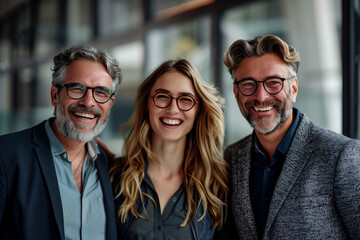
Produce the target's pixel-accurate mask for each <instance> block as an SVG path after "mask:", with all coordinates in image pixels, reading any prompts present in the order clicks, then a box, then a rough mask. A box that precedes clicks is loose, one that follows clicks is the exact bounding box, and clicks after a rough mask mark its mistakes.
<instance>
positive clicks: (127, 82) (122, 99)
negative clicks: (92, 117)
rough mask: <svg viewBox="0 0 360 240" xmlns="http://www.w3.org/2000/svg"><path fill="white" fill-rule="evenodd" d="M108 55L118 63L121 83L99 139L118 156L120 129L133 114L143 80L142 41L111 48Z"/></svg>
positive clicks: (120, 144) (121, 143) (121, 140)
mask: <svg viewBox="0 0 360 240" xmlns="http://www.w3.org/2000/svg"><path fill="white" fill-rule="evenodd" d="M110 53H111V54H112V55H113V56H114V57H115V58H116V59H118V61H119V63H120V68H121V71H122V81H121V83H120V90H119V92H118V93H117V94H116V95H115V104H114V105H113V106H112V108H111V114H110V116H109V120H108V124H107V126H106V128H105V129H104V131H103V133H102V134H101V138H102V139H106V143H107V144H108V145H109V147H110V148H111V150H112V151H114V152H115V153H116V154H117V155H119V156H120V155H121V154H122V146H123V137H122V135H121V132H120V127H121V126H122V125H123V124H124V123H126V122H127V121H128V120H129V118H130V116H131V114H132V113H133V111H134V107H135V98H136V93H137V89H138V87H139V85H140V84H141V83H142V81H143V80H144V75H143V72H144V45H143V42H142V41H135V42H132V43H128V44H123V45H119V46H116V47H113V48H111V49H110Z"/></svg>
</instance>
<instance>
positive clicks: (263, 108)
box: [253, 106, 274, 112]
mask: <svg viewBox="0 0 360 240" xmlns="http://www.w3.org/2000/svg"><path fill="white" fill-rule="evenodd" d="M273 108H274V106H268V107H253V109H254V110H255V111H257V112H267V111H270V110H272V109H273Z"/></svg>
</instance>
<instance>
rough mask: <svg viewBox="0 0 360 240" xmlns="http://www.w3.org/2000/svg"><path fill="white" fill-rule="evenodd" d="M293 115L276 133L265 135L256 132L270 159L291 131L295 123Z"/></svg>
mask: <svg viewBox="0 0 360 240" xmlns="http://www.w3.org/2000/svg"><path fill="white" fill-rule="evenodd" d="M293 118H294V117H293V114H291V115H290V116H289V118H288V119H286V121H285V122H283V123H282V124H281V125H280V126H279V127H278V128H277V129H276V130H275V131H274V132H272V133H270V134H267V135H263V134H260V133H259V132H257V131H256V130H255V134H256V136H257V138H258V139H259V142H260V143H261V146H262V147H263V148H264V150H265V153H266V155H267V157H268V159H271V158H272V155H273V154H274V152H275V150H276V148H277V146H278V145H279V144H280V142H281V140H282V139H283V138H284V136H285V134H286V133H287V131H288V130H289V128H290V126H291V124H292V122H293Z"/></svg>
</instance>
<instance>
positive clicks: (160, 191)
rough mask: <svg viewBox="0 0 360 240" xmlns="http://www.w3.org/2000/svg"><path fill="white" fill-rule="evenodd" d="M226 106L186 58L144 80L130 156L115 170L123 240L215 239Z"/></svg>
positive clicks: (223, 182) (221, 201)
mask: <svg viewBox="0 0 360 240" xmlns="http://www.w3.org/2000/svg"><path fill="white" fill-rule="evenodd" d="M222 106H223V98H222V97H221V96H220V95H219V92H218V91H217V89H216V88H214V87H213V86H212V85H210V84H207V83H205V82H204V81H203V80H202V79H201V76H200V74H199V72H198V71H197V69H196V68H195V67H194V66H192V65H191V64H190V63H189V62H188V61H186V60H184V59H180V60H177V61H167V62H165V63H163V64H162V65H160V66H159V67H158V68H157V69H156V70H155V71H154V72H153V73H152V74H150V76H149V77H148V78H146V79H145V81H144V82H143V83H142V84H141V86H140V87H139V90H138V94H137V99H136V108H135V112H134V114H133V115H132V117H131V119H130V121H129V122H128V124H127V125H126V126H125V127H126V128H130V129H131V130H130V133H129V135H128V137H127V138H126V140H125V145H124V153H125V155H124V157H122V158H120V159H116V160H115V161H114V164H113V166H112V167H111V169H110V174H111V177H112V181H113V186H114V188H115V189H114V192H115V207H116V209H117V213H118V218H119V225H118V230H119V233H120V236H121V237H122V238H124V239H158V238H159V239H160V238H164V239H165V238H166V239H178V238H179V237H180V236H181V238H182V239H213V236H214V231H215V229H216V228H220V227H221V226H222V225H223V221H224V215H225V214H224V208H225V202H226V199H227V195H228V181H227V168H228V164H227V163H226V162H225V161H224V159H223V157H222V153H223V140H224V113H223V111H222ZM126 128H125V129H126ZM154 229H156V231H154ZM160 236H162V237H160Z"/></svg>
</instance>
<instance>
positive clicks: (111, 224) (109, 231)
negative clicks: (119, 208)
mask: <svg viewBox="0 0 360 240" xmlns="http://www.w3.org/2000/svg"><path fill="white" fill-rule="evenodd" d="M95 165H96V168H97V169H98V172H99V177H100V183H101V188H102V191H103V196H104V205H105V206H104V207H105V212H106V239H110V240H111V239H114V240H115V239H116V215H115V207H114V198H113V193H112V188H111V182H110V177H109V172H108V166H107V164H106V161H105V159H104V156H103V155H102V154H101V153H100V154H99V156H98V159H97V160H96V161H95Z"/></svg>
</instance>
